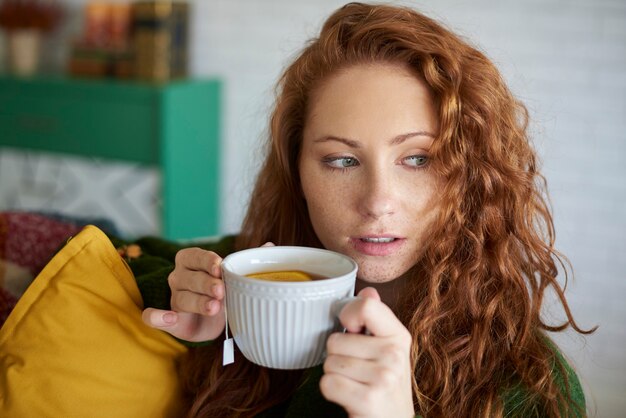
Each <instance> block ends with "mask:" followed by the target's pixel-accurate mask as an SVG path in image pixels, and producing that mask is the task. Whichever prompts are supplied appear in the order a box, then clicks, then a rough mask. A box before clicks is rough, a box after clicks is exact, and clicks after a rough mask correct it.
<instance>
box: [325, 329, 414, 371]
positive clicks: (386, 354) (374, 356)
mask: <svg viewBox="0 0 626 418" xmlns="http://www.w3.org/2000/svg"><path fill="white" fill-rule="evenodd" d="M326 353H327V355H328V356H331V355H340V356H351V357H355V358H359V359H363V360H372V361H377V362H385V361H386V362H389V363H391V364H396V363H398V362H401V361H403V360H404V357H405V353H406V356H408V350H407V349H406V347H404V346H403V345H402V344H398V342H397V341H396V339H395V338H394V337H374V336H370V335H364V334H350V333H341V332H335V333H333V334H331V335H330V336H329V337H328V339H327V340H326Z"/></svg>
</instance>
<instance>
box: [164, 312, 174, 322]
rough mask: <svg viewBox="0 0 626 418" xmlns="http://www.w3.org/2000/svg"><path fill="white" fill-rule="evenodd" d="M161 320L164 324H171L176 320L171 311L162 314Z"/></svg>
mask: <svg viewBox="0 0 626 418" xmlns="http://www.w3.org/2000/svg"><path fill="white" fill-rule="evenodd" d="M163 322H165V323H166V324H173V323H174V322H176V315H175V314H173V313H171V312H168V313H166V314H164V315H163Z"/></svg>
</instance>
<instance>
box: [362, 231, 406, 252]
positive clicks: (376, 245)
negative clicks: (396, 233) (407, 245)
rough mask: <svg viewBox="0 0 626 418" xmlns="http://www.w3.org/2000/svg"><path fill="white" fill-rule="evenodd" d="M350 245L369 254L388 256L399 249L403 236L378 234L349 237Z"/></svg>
mask: <svg viewBox="0 0 626 418" xmlns="http://www.w3.org/2000/svg"><path fill="white" fill-rule="evenodd" d="M351 241H352V245H353V247H354V249H355V250H357V252H359V253H361V254H363V255H369V256H390V255H393V254H395V253H396V252H397V251H399V250H400V249H401V248H402V246H403V244H404V242H405V241H406V240H405V239H404V238H398V237H390V236H386V237H385V236H382V237H381V236H378V237H355V238H352V239H351Z"/></svg>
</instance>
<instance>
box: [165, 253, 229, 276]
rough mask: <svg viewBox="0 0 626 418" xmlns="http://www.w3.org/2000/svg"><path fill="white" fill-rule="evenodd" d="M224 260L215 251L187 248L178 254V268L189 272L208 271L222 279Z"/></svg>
mask: <svg viewBox="0 0 626 418" xmlns="http://www.w3.org/2000/svg"><path fill="white" fill-rule="evenodd" d="M221 263H222V258H221V257H220V256H219V255H217V254H215V253H214V252H213V251H207V250H203V249H202V248H185V249H183V250H180V251H179V252H177V253H176V266H179V265H180V266H182V267H185V268H187V269H189V270H198V271H206V272H207V273H211V275H213V276H214V277H221V275H222V272H221V270H220V264H221Z"/></svg>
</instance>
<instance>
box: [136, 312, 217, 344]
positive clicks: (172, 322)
mask: <svg viewBox="0 0 626 418" xmlns="http://www.w3.org/2000/svg"><path fill="white" fill-rule="evenodd" d="M141 318H142V319H143V321H144V323H145V324H146V325H149V326H151V327H153V328H156V329H160V330H162V331H165V332H168V333H170V334H171V335H173V336H175V337H177V338H180V339H182V340H186V341H208V340H213V339H215V338H217V337H218V336H219V335H220V334H221V333H222V331H223V329H224V316H223V315H219V316H217V317H205V316H201V315H196V314H190V313H178V312H174V311H165V310H160V309H153V308H147V309H145V310H144V311H143V312H142V314H141Z"/></svg>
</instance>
